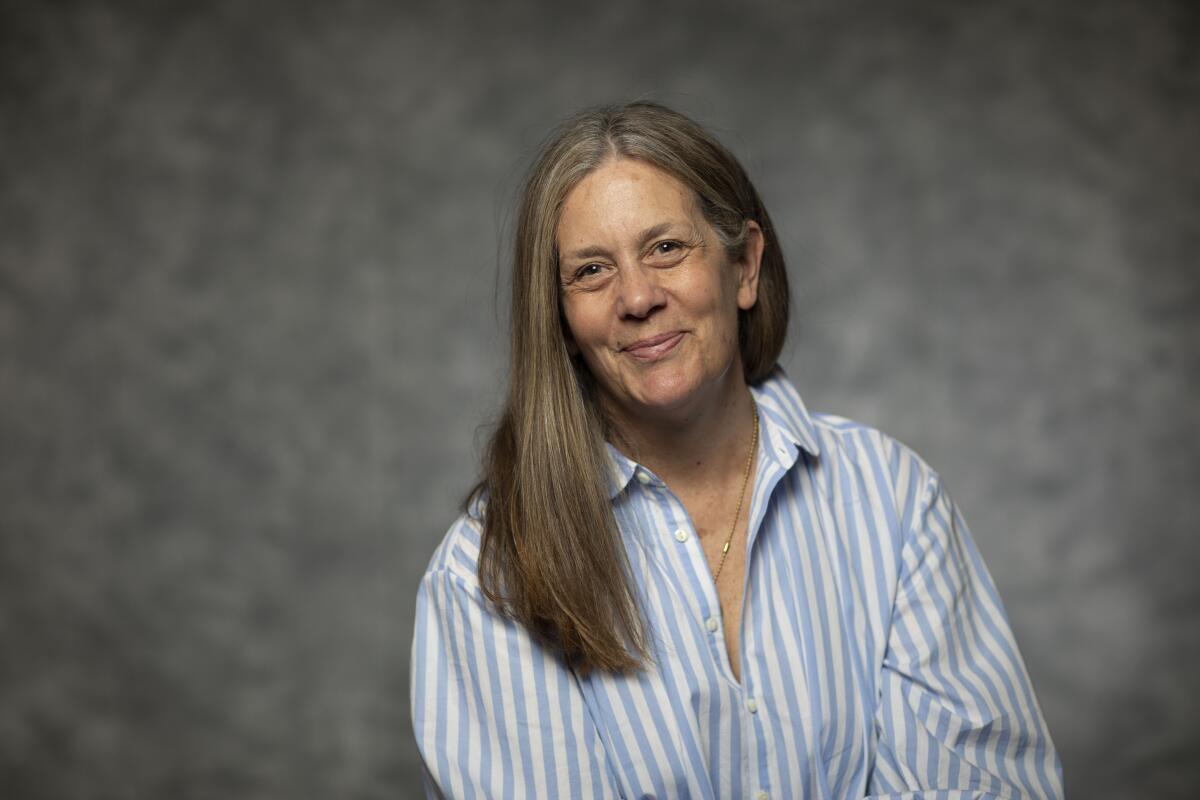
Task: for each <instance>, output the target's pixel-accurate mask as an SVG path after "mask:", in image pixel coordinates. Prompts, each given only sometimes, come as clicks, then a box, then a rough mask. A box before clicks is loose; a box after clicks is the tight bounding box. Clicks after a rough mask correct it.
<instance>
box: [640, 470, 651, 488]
mask: <svg viewBox="0 0 1200 800" xmlns="http://www.w3.org/2000/svg"><path fill="white" fill-rule="evenodd" d="M637 479H638V481H639V482H640V483H641V484H642V485H643V486H644V485H645V484H647V483H649V482H650V481H652V480H654V479H653V478H651V477H650V473H649V472H646V470H644V469H639V470H638V471H637Z"/></svg>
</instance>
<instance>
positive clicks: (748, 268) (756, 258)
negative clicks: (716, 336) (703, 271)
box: [737, 220, 766, 311]
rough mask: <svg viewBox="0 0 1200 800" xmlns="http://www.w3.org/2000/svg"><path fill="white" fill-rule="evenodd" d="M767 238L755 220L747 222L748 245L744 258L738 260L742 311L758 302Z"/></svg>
mask: <svg viewBox="0 0 1200 800" xmlns="http://www.w3.org/2000/svg"><path fill="white" fill-rule="evenodd" d="M765 244H766V237H765V236H763V232H762V228H760V227H759V226H758V223H757V222H755V221H754V220H748V221H747V222H746V244H745V246H744V247H743V248H742V257H741V258H740V259H738V262H737V266H738V290H737V304H738V308H740V309H741V310H742V311H749V310H750V309H752V308H754V304H755V303H757V302H758V270H759V267H760V266H761V265H762V255H763V247H764V246H765Z"/></svg>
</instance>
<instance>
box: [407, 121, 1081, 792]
mask: <svg viewBox="0 0 1200 800" xmlns="http://www.w3.org/2000/svg"><path fill="white" fill-rule="evenodd" d="M787 318H788V287H787V275H786V272H785V267H784V262H783V256H782V253H781V251H780V247H779V241H778V239H777V237H776V235H775V231H774V228H773V226H772V224H771V219H770V216H769V215H768V214H767V211H766V209H765V208H763V205H762V202H761V201H760V200H759V197H758V194H757V192H756V191H755V189H754V187H753V186H752V185H751V183H750V181H749V179H748V178H747V177H746V174H745V172H744V171H743V170H742V168H741V166H740V165H739V164H738V162H737V160H736V159H735V158H734V157H733V156H732V155H731V154H730V153H729V152H727V151H726V150H725V149H724V148H723V147H722V146H721V145H720V144H719V143H718V142H716V141H715V140H714V139H713V138H712V137H711V136H710V135H709V134H708V133H707V132H706V131H704V130H703V129H702V128H700V127H699V126H698V125H696V124H695V123H694V122H692V121H691V120H689V119H687V118H686V117H684V116H682V115H680V114H678V113H675V112H673V111H671V110H669V109H666V108H664V107H662V106H659V105H655V104H651V103H633V104H630V105H625V106H617V107H606V108H600V109H595V110H590V111H587V112H584V113H583V114H580V115H579V116H577V117H575V118H573V119H571V120H569V121H568V122H567V123H565V124H564V125H563V126H562V127H561V128H560V129H559V130H558V131H557V133H556V134H555V135H554V136H552V137H551V139H550V140H549V141H548V143H547V144H546V145H545V147H544V149H543V151H542V153H541V156H540V158H539V159H538V160H537V162H536V164H535V165H534V167H533V169H532V171H531V173H530V175H529V176H528V179H527V181H526V184H525V188H524V192H523V195H522V198H521V206H520V213H519V218H518V225H517V232H516V253H515V259H514V262H513V307H512V338H511V347H512V361H511V366H510V384H511V385H510V387H509V394H508V399H507V403H506V405H505V408H504V413H503V416H502V418H501V421H500V423H499V425H498V427H497V429H496V431H495V433H494V435H493V437H492V439H491V442H490V444H489V447H488V450H487V454H486V458H485V461H484V469H483V471H484V475H483V480H482V482H481V483H480V485H479V486H478V487H477V489H476V491H475V492H474V493H473V494H472V497H471V498H470V499H469V500H468V504H467V509H466V513H465V514H464V515H463V516H462V517H461V518H460V519H459V520H458V521H457V522H456V523H455V524H454V525H453V526H452V527H451V529H450V531H449V533H448V534H447V536H446V538H445V540H444V541H443V543H442V544H441V546H440V547H439V548H438V550H437V552H436V553H435V554H434V556H433V559H432V561H431V562H430V564H429V568H428V570H427V572H426V574H425V576H424V579H423V580H422V583H421V587H420V590H419V593H418V597H417V621H416V633H415V636H414V642H413V670H412V699H413V723H414V729H415V733H416V738H417V742H418V746H419V748H420V751H421V755H422V758H423V761H424V766H425V769H426V788H427V790H428V792H429V794H430V795H433V796H436V795H437V794H439V793H440V794H443V795H445V796H452V797H536V798H543V797H629V798H633V797H660V798H679V797H694V798H701V797H720V798H725V797H756V798H797V797H821V798H847V797H864V796H867V795H870V796H880V797H888V796H894V797H899V796H901V795H903V796H905V797H926V796H929V797H932V796H934V794H933V793H934V792H935V790H946V792H947V793H945V794H938V795H937V796H938V797H962V798H966V797H985V796H992V795H995V796H1003V797H1011V796H1025V797H1059V796H1061V779H1060V776H1059V766H1058V761H1057V758H1056V755H1055V752H1054V748H1053V745H1052V744H1051V741H1050V737H1049V733H1048V731H1047V730H1046V726H1045V723H1044V721H1043V720H1042V717H1041V714H1040V711H1039V710H1038V706H1037V702H1036V699H1035V698H1034V695H1033V691H1032V688H1031V686H1030V684H1029V680H1028V677H1027V675H1026V672H1025V669H1024V666H1023V664H1022V662H1021V658H1020V656H1019V654H1018V652H1017V648H1016V644H1015V643H1014V641H1013V637H1012V634H1011V632H1010V630H1009V626H1008V624H1007V621H1006V620H1005V616H1004V612H1003V610H1002V607H1001V605H1000V599H999V597H998V596H997V594H996V590H995V588H994V586H993V584H992V581H991V579H990V578H989V576H988V574H987V572H986V569H985V568H984V566H983V563H982V562H981V561H980V558H979V554H978V552H977V551H976V549H975V547H974V545H973V544H972V542H971V539H970V535H969V533H968V531H967V528H966V526H965V525H964V523H963V521H962V519H961V517H960V516H959V514H958V512H957V511H956V509H955V507H954V505H953V503H952V502H951V499H950V496H949V494H948V493H947V491H946V489H945V487H944V485H943V483H942V481H941V479H940V478H939V477H938V475H937V473H935V472H934V471H933V470H931V469H930V468H929V467H928V466H927V465H926V464H925V463H924V462H922V461H921V460H920V458H918V457H917V456H916V455H915V454H914V453H912V451H910V450H908V449H907V448H906V447H904V446H903V445H901V444H899V443H898V442H896V441H895V440H893V439H890V438H888V437H887V436H885V435H883V434H881V433H879V432H878V431H875V430H872V429H870V428H867V427H865V426H862V425H859V424H856V423H854V422H851V421H849V420H845V419H841V418H838V417H833V416H828V415H821V414H809V413H808V412H807V411H806V410H805V407H804V405H803V403H802V402H801V400H800V396H799V395H798V394H797V392H796V389H795V388H794V387H793V386H792V384H791V383H790V382H789V381H788V379H787V377H786V376H785V375H784V374H783V372H782V371H781V370H779V369H778V367H776V365H775V362H776V359H777V358H778V356H779V353H780V349H781V347H782V345H783V340H784V335H785V332H786V329H787ZM924 792H929V793H930V794H928V795H926V794H924ZM910 793H916V794H910Z"/></svg>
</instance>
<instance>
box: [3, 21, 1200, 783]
mask: <svg viewBox="0 0 1200 800" xmlns="http://www.w3.org/2000/svg"><path fill="white" fill-rule="evenodd" d="M0 9H2V11H0V225H2V230H0V796H3V797H4V798H6V800H8V799H11V800H40V799H41V798H54V799H55V800H65V799H71V798H89V799H92V798H167V797H169V798H179V799H180V800H187V799H188V798H218V797H220V798H288V799H289V800H291V799H292V798H297V799H299V798H393V797H415V796H417V794H418V789H417V786H418V774H419V766H418V757H417V753H416V749H415V745H414V743H413V739H412V734H411V726H410V722H409V718H408V714H409V704H408V676H409V670H408V657H409V646H410V642H411V636H412V616H413V610H414V596H415V592H416V587H417V582H418V578H419V576H420V575H421V573H422V571H423V569H424V567H425V565H426V563H427V561H428V559H429V557H430V555H431V554H432V551H433V548H434V547H435V546H436V544H437V542H438V541H439V540H440V538H441V536H442V535H443V533H444V532H445V530H446V528H447V527H448V525H449V524H450V522H451V520H452V519H453V517H454V515H455V514H456V513H457V504H458V502H459V501H460V499H461V498H462V496H463V495H464V493H465V492H466V491H467V489H468V488H469V486H470V484H471V482H472V480H473V479H474V477H475V475H476V458H477V453H478V448H479V445H480V444H481V442H482V439H483V431H485V430H486V427H485V426H486V423H487V422H488V421H489V419H490V418H491V417H492V415H493V413H494V411H495V409H496V407H497V403H498V401H499V398H500V396H501V392H502V389H503V375H504V365H505V360H506V358H507V354H506V350H505V344H504V334H503V331H504V330H505V325H506V320H505V307H504V303H505V294H504V279H503V278H502V277H498V271H497V265H498V264H504V263H506V259H507V250H506V242H507V238H506V237H507V235H508V233H507V231H508V223H509V221H510V220H509V216H508V215H509V211H510V210H511V207H512V198H513V193H514V190H515V186H516V182H517V180H518V179H519V176H520V174H521V172H522V170H523V168H524V167H525V166H526V165H527V164H528V162H529V159H530V157H531V156H532V154H533V152H534V151H535V149H536V147H537V145H538V143H539V142H540V140H541V139H542V137H543V136H544V135H545V134H546V133H547V131H548V130H549V128H550V127H551V126H552V125H553V124H554V123H555V122H557V121H558V120H559V119H561V118H562V117H563V116H564V115H566V114H568V113H570V112H571V111H573V110H575V109H577V108H579V107H581V106H583V105H588V104H593V103H598V102H605V101H613V100H625V99H631V98H634V97H649V98H652V99H657V100H660V101H663V102H666V103H668V104H670V105H673V106H676V107H678V108H680V109H681V110H683V111H685V112H687V113H689V114H691V115H693V116H694V117H696V118H697V119H699V120H700V121H701V122H703V123H704V124H706V125H708V126H710V127H711V129H713V130H714V131H715V132H716V133H717V135H718V137H720V138H722V139H723V140H724V141H725V142H726V143H727V144H728V145H729V146H730V147H731V149H733V150H734V152H735V153H737V154H738V156H739V157H740V158H741V160H742V161H743V163H744V164H745V165H746V167H747V168H748V171H749V172H750V174H751V177H752V178H753V179H754V180H755V181H756V183H757V185H758V187H759V189H760V190H761V192H762V194H763V195H764V197H765V200H766V204H767V206H768V208H769V209H770V210H771V212H772V215H773V216H774V219H775V222H776V225H777V227H778V229H779V232H780V235H781V238H782V241H783V246H784V248H785V251H786V255H787V256H788V259H789V265H790V275H791V279H792V282H793V287H794V291H795V300H796V302H795V305H794V321H793V327H792V331H791V339H790V344H789V347H788V349H787V350H786V352H785V356H784V365H785V366H786V368H787V369H788V371H789V374H790V376H791V377H792V379H793V380H794V381H795V383H796V385H797V386H798V388H799V389H800V391H801V393H802V395H803V396H804V398H805V400H806V402H807V404H808V406H809V408H810V409H813V410H819V411H830V412H834V413H838V414H842V415H845V416H848V417H852V418H855V419H858V420H860V421H863V422H865V423H868V424H871V425H874V426H876V427H879V428H881V429H883V430H884V431H886V432H888V433H890V434H892V435H893V436H896V437H897V438H899V439H900V440H902V441H904V442H906V443H907V444H909V445H911V446H912V447H913V448H915V449H916V450H917V452H919V453H921V454H922V455H923V456H924V457H925V458H926V459H927V460H928V461H929V462H930V463H931V464H932V465H933V466H934V468H935V469H937V470H938V471H939V472H941V473H942V474H943V475H944V476H945V478H946V480H947V482H948V485H949V486H950V488H951V490H952V491H953V493H954V496H955V499H956V501H957V502H958V503H959V505H960V506H961V507H962V509H963V510H964V513H965V516H966V519H967V521H968V522H969V524H970V526H971V529H972V532H973V534H974V536H975V538H976V541H977V542H978V544H979V547H980V549H981V550H982V551H983V553H984V556H985V558H986V560H987V562H988V565H989V567H990V569H991V572H992V574H993V576H994V577H995V580H996V582H997V584H998V585H999V588H1000V591H1001V594H1002V596H1003V597H1004V600H1005V603H1006V606H1007V608H1008V611H1009V615H1010V617H1011V621H1012V625H1013V628H1014V630H1015V632H1016V635H1017V639H1018V641H1019V643H1020V646H1021V648H1022V651H1023V653H1024V656H1025V659H1026V662H1027V665H1028V668H1029V671H1030V673H1031V675H1032V678H1033V682H1034V685H1035V687H1036V689H1037V692H1038V695H1039V698H1040V700H1041V703H1042V708H1043V711H1044V713H1045V716H1046V718H1047V720H1048V722H1049V725H1050V728H1051V731H1052V733H1053V736H1054V739H1055V742H1056V744H1057V746H1058V748H1059V752H1060V755H1061V757H1062V760H1063V764H1064V772H1065V777H1066V783H1067V789H1068V793H1069V795H1070V796H1072V797H1078V798H1099V799H1101V800H1104V799H1107V798H1135V797H1156V798H1184V797H1193V796H1195V795H1194V792H1195V787H1196V786H1197V784H1198V783H1200V764H1198V759H1197V753H1200V722H1198V721H1197V720H1198V717H1200V681H1198V679H1197V678H1196V677H1195V675H1196V674H1197V667H1198V665H1200V658H1198V656H1200V588H1198V587H1200V582H1198V581H1197V567H1198V566H1200V558H1198V556H1200V546H1198V544H1197V542H1198V541H1200V537H1197V526H1198V523H1200V503H1198V501H1197V486H1198V485H1200V445H1198V443H1197V433H1198V431H1200V403H1198V402H1197V389H1198V388H1200V358H1198V347H1197V345H1198V344H1200V315H1198V313H1197V312H1198V311H1200V269H1198V266H1197V263H1196V262H1197V256H1196V253H1197V252H1198V251H1200V156H1198V147H1197V143H1200V61H1198V56H1197V54H1198V48H1197V45H1198V44H1200V12H1198V10H1197V7H1196V6H1195V5H1194V4H1190V3H1186V2H1176V3H1171V2H1157V1H1154V0H1151V1H1149V2H1141V3H1132V2H1116V1H1115V0H1113V1H1110V0H1100V1H1097V2H1088V3H1045V2H1033V1H1032V0H1030V1H1029V2H1000V3H990V4H986V5H985V4H970V5H969V6H968V5H964V4H960V3H957V2H921V3H867V2H836V3H835V2H828V3H811V2H810V3H794V4H775V3H714V2H699V3H682V2H679V3H677V2H671V1H670V0H666V1H665V2H654V3H636V2H625V1H621V2H617V1H615V0H610V2H606V3H602V4H591V5H589V6H580V7H574V6H570V5H566V4H550V3H545V4H540V3H532V2H526V3H496V4H491V3H470V4H463V3H454V2H437V3H433V2H430V3H396V2H386V1H385V0H378V1H374V0H361V1H359V0H355V1H352V2H339V3H324V4H321V3H284V2H255V3H240V2H231V1H224V0H222V1H218V2H209V3H203V4H164V3H149V2H145V3H136V2H133V3H115V2H114V3H74V2H59V3H34V2H27V3H19V2H11V1H10V0H3V3H2V5H0Z"/></svg>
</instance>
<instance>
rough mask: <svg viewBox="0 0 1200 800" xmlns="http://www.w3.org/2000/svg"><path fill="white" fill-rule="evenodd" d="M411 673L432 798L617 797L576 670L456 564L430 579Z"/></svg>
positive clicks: (420, 607)
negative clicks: (501, 610)
mask: <svg viewBox="0 0 1200 800" xmlns="http://www.w3.org/2000/svg"><path fill="white" fill-rule="evenodd" d="M411 675H412V685H411V693H412V716H413V731H414V734H415V736H416V741H417V747H418V750H419V751H420V756H421V760H422V767H423V771H424V778H423V782H424V789H425V794H426V797H429V798H435V797H436V798H442V797H445V798H475V797H480V798H524V797H599V798H603V797H616V796H617V791H616V789H615V788H614V786H613V781H612V778H611V774H610V773H609V772H608V767H607V762H606V760H605V755H604V749H603V745H602V742H601V740H600V738H599V736H598V735H597V732H596V728H595V724H594V723H593V722H592V720H591V717H590V715H589V712H588V710H587V708H586V706H585V704H584V702H583V697H582V693H581V692H580V691H579V688H578V685H577V684H576V682H575V680H574V676H573V674H572V673H571V672H570V670H568V669H566V668H564V667H563V666H562V665H561V664H560V663H559V662H558V661H557V659H555V658H554V657H553V656H552V655H551V654H549V653H547V652H546V651H545V650H544V649H543V648H542V647H540V646H539V645H538V644H537V643H536V642H535V641H534V640H533V639H532V637H531V636H530V635H529V633H528V632H527V631H526V630H525V629H524V628H523V627H522V626H520V625H518V624H516V623H513V622H512V621H510V620H507V619H505V618H503V617H501V616H500V615H499V614H497V613H495V612H494V611H493V609H492V608H491V606H490V605H489V604H487V602H486V599H485V598H484V597H483V594H482V592H481V591H480V589H479V587H478V585H477V584H474V583H473V582H471V581H469V580H468V579H466V578H465V577H463V576H462V575H459V574H458V573H457V572H455V571H452V570H448V569H444V568H443V569H436V570H431V571H429V572H428V573H426V575H425V577H424V578H423V579H422V581H421V586H420V588H419V589H418V592H417V616H416V627H415V631H414V636H413V650H412V671H411Z"/></svg>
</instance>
